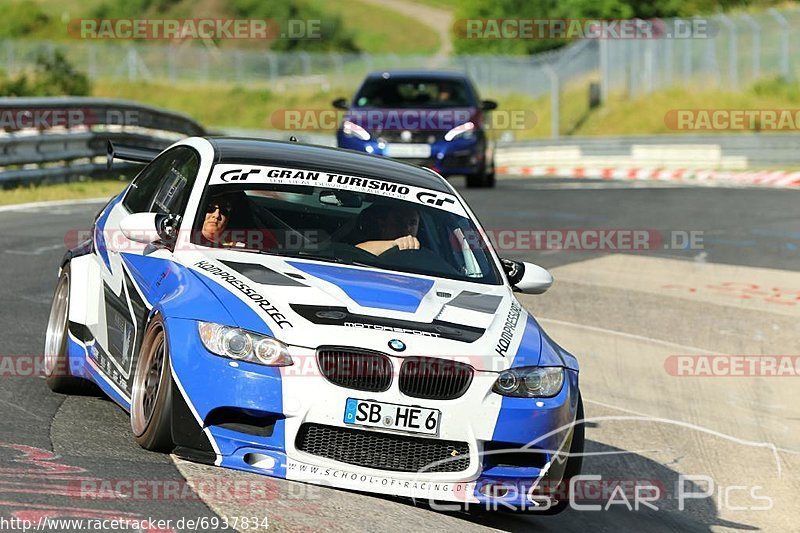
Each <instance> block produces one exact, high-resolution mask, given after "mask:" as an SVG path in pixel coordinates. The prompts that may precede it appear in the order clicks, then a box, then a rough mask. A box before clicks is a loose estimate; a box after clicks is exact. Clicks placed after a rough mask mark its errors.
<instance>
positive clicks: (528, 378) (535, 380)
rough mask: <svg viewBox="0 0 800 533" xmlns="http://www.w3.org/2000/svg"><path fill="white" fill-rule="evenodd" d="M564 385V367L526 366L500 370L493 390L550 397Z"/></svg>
mask: <svg viewBox="0 0 800 533" xmlns="http://www.w3.org/2000/svg"><path fill="white" fill-rule="evenodd" d="M563 386H564V369H563V368H561V367H560V366H546V367H542V366H525V367H520V368H511V369H509V370H504V371H503V372H500V375H499V376H498V377H497V380H496V381H495V382H494V387H492V390H493V391H494V392H496V393H498V394H502V395H503V396H518V397H522V398H550V397H552V396H555V395H556V394H558V393H559V392H561V387H563Z"/></svg>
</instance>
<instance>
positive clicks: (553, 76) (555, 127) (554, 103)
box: [543, 63, 560, 139]
mask: <svg viewBox="0 0 800 533" xmlns="http://www.w3.org/2000/svg"><path fill="white" fill-rule="evenodd" d="M543 67H544V71H545V72H546V73H547V76H548V77H549V78H550V138H552V139H558V137H559V118H560V117H559V109H560V102H559V86H558V85H559V84H558V73H557V72H556V69H555V68H553V66H552V65H550V64H548V63H545V64H544V65H543Z"/></svg>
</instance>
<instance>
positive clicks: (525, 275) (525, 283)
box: [502, 259, 553, 294]
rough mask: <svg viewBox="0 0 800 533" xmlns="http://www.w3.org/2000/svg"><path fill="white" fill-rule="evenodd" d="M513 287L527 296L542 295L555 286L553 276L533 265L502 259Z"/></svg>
mask: <svg viewBox="0 0 800 533" xmlns="http://www.w3.org/2000/svg"><path fill="white" fill-rule="evenodd" d="M502 262H503V268H504V269H505V272H506V276H507V277H508V281H509V283H511V286H512V287H514V288H515V289H517V290H518V291H520V292H523V293H525V294H542V293H544V292H545V291H547V289H549V288H550V287H551V286H552V285H553V275H552V274H550V272H548V271H547V270H546V269H544V268H542V267H540V266H539V265H535V264H533V263H523V262H521V261H513V260H511V259H502Z"/></svg>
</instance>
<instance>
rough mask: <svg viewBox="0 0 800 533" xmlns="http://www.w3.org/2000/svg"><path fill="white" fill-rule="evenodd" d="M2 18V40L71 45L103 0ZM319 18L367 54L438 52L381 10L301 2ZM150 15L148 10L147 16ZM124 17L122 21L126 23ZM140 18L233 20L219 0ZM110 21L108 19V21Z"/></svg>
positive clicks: (18, 0) (16, 7)
mask: <svg viewBox="0 0 800 533" xmlns="http://www.w3.org/2000/svg"><path fill="white" fill-rule="evenodd" d="M4 2H8V4H7V6H5V7H4V9H5V10H6V13H4V14H5V15H6V16H5V17H4V20H5V22H4V21H3V20H0V38H2V37H3V36H12V37H24V38H33V39H47V40H57V41H58V40H70V39H74V37H72V36H71V35H70V34H69V33H68V31H67V23H68V22H69V21H70V20H75V19H80V18H84V17H91V18H94V15H93V13H94V12H95V11H96V10H97V9H98V8H99V7H100V6H102V5H104V4H110V3H111V2H110V1H109V0H1V1H0V3H4ZM307 3H308V4H310V5H312V6H313V7H315V8H316V9H317V11H318V12H319V13H322V14H323V18H326V17H333V16H335V15H336V14H339V15H340V16H341V19H342V22H343V25H344V28H345V30H349V31H350V32H352V34H353V36H354V41H355V43H356V45H357V46H358V48H360V49H361V50H364V51H368V52H369V53H373V54H380V53H396V54H431V53H434V52H435V51H436V50H438V49H439V46H440V44H441V43H440V42H439V37H438V36H437V35H436V33H435V32H434V31H433V30H432V29H431V28H429V27H427V26H425V25H422V24H420V23H419V22H417V21H416V20H415V19H413V18H411V17H409V16H407V15H404V14H402V13H398V12H396V11H393V10H392V9H390V8H387V7H381V6H373V5H368V4H365V3H363V2H360V1H359V0H307ZM151 11H152V10H151ZM129 16H130V15H129V14H126V15H124V16H122V18H127V17H129ZM138 16H141V17H148V18H153V17H164V18H171V17H173V18H174V17H189V18H197V17H211V18H218V17H221V18H230V17H236V15H235V14H234V13H233V11H232V8H231V6H229V5H228V4H227V3H226V2H225V1H223V0H205V1H204V2H202V3H201V4H200V5H199V6H198V5H197V3H196V2H193V1H192V0H182V1H180V2H176V3H174V4H172V5H170V7H169V8H168V9H167V11H166V12H163V13H162V12H150V11H148V12H146V13H140V14H139V15H138ZM111 18H114V17H113V16H112V17H111ZM219 45H220V46H222V47H228V46H244V47H245V48H254V47H263V45H262V44H260V43H253V42H247V41H244V42H242V41H221V42H220V43H219Z"/></svg>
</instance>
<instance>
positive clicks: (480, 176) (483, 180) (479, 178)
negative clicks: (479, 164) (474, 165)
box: [467, 170, 495, 189]
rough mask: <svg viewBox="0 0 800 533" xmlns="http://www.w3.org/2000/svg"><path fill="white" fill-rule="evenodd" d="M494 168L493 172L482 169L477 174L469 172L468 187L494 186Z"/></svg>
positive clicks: (486, 187) (485, 187)
mask: <svg viewBox="0 0 800 533" xmlns="http://www.w3.org/2000/svg"><path fill="white" fill-rule="evenodd" d="M494 184H495V179H494V170H492V171H491V172H486V171H485V170H484V171H481V172H476V173H475V174H467V188H468V189H478V188H481V189H488V188H492V187H494Z"/></svg>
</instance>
